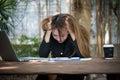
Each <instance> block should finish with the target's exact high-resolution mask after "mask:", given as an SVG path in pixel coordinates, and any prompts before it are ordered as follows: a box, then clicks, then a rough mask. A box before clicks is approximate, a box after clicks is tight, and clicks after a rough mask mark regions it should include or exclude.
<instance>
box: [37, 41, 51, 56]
mask: <svg viewBox="0 0 120 80" xmlns="http://www.w3.org/2000/svg"><path fill="white" fill-rule="evenodd" d="M49 53H50V43H46V42H45V40H44V39H43V40H42V42H41V44H40V48H39V56H40V57H45V58H46V57H48V55H49Z"/></svg>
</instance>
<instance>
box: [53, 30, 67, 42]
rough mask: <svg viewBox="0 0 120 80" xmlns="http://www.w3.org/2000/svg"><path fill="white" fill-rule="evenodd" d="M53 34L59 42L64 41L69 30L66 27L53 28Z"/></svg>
mask: <svg viewBox="0 0 120 80" xmlns="http://www.w3.org/2000/svg"><path fill="white" fill-rule="evenodd" d="M52 36H53V38H54V39H55V40H57V41H58V43H63V42H64V41H65V40H66V39H67V37H68V31H67V29H66V28H62V29H61V30H60V31H59V30H58V29H53V30H52Z"/></svg>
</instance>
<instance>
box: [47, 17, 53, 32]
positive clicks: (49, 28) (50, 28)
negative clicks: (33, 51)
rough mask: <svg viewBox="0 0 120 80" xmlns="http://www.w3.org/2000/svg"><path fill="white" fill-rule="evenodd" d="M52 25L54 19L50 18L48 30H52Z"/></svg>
mask: <svg viewBox="0 0 120 80" xmlns="http://www.w3.org/2000/svg"><path fill="white" fill-rule="evenodd" d="M51 23H52V18H51V17H50V18H49V22H48V23H47V30H48V31H49V30H52V27H51Z"/></svg>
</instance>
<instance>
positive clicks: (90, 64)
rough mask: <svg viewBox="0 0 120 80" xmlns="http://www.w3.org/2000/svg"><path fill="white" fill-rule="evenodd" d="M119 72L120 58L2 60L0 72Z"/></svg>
mask: <svg viewBox="0 0 120 80" xmlns="http://www.w3.org/2000/svg"><path fill="white" fill-rule="evenodd" d="M98 73H119V74H120V60H117V59H111V60H106V59H103V58H93V59H92V60H89V61H72V62H71V61H70V62H4V61H1V62H0V74H98Z"/></svg>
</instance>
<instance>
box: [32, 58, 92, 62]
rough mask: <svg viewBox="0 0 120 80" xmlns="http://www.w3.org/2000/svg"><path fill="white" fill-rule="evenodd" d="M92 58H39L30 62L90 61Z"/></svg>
mask: <svg viewBox="0 0 120 80" xmlns="http://www.w3.org/2000/svg"><path fill="white" fill-rule="evenodd" d="M91 59H92V58H80V57H71V58H69V57H56V58H39V59H35V60H34V59H32V60H30V61H40V62H71V61H89V60H91Z"/></svg>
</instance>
